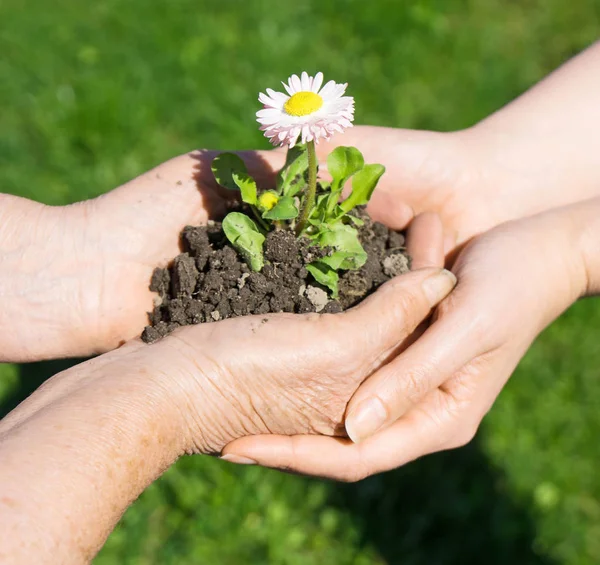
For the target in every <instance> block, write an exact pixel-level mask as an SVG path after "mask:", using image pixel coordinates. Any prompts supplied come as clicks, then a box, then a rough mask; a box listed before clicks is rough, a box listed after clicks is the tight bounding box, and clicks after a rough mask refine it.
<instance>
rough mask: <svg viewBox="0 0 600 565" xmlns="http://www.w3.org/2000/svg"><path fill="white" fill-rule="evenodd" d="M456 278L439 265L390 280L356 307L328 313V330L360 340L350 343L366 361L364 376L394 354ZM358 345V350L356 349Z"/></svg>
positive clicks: (361, 376)
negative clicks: (336, 312) (358, 337)
mask: <svg viewBox="0 0 600 565" xmlns="http://www.w3.org/2000/svg"><path fill="white" fill-rule="evenodd" d="M455 284H456V277H455V276H454V275H453V274H452V273H450V272H449V271H446V270H445V269H439V268H425V269H420V270H418V271H411V272H409V273H407V274H405V275H401V276H399V277H396V278H394V279H392V280H391V281H389V282H388V283H386V284H384V285H383V286H382V287H380V288H379V289H378V290H377V292H375V293H374V294H372V295H371V296H370V297H369V298H367V299H366V300H364V301H363V302H361V303H360V304H359V305H358V306H355V307H354V308H352V309H350V310H348V311H347V312H345V313H342V314H336V315H334V316H331V318H330V320H329V323H330V324H331V325H332V327H331V328H328V331H331V332H332V333H333V332H337V334H345V335H346V338H345V339H347V336H348V335H349V332H352V333H351V334H350V335H352V334H354V335H356V334H357V333H358V334H359V335H360V341H359V342H355V344H354V345H353V346H352V347H353V351H354V353H355V354H357V355H359V356H360V358H361V359H364V360H365V361H366V363H367V369H366V371H357V373H359V378H364V377H365V376H366V375H368V374H370V373H371V372H372V371H373V370H376V369H377V368H379V367H380V366H381V365H382V364H383V363H385V362H386V360H388V359H389V358H390V357H393V356H394V355H395V353H396V352H397V350H398V349H399V348H402V345H403V343H404V342H405V341H406V340H407V338H409V337H410V336H411V334H412V333H413V332H414V331H415V330H416V328H417V327H418V326H419V325H420V324H421V322H423V320H424V319H425V318H427V316H429V314H430V313H431V310H432V309H433V308H434V307H435V306H436V305H437V304H438V303H439V302H440V301H442V300H443V299H444V298H445V297H446V296H447V295H448V294H449V293H450V292H451V291H452V289H453V288H454V285H455ZM357 348H358V349H357Z"/></svg>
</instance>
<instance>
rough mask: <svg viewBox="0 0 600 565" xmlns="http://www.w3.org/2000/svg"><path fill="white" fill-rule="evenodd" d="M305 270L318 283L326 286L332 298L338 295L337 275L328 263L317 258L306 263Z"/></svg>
mask: <svg viewBox="0 0 600 565" xmlns="http://www.w3.org/2000/svg"><path fill="white" fill-rule="evenodd" d="M306 270H307V271H308V272H309V273H310V274H311V275H312V276H313V277H314V279H315V280H316V281H317V282H318V283H319V284H322V285H323V286H326V287H327V288H328V289H329V290H330V291H331V296H332V297H333V298H337V297H338V281H339V276H338V274H337V273H336V272H335V269H332V268H331V267H330V266H329V265H327V264H326V263H323V262H322V261H321V260H319V261H313V262H312V263H309V264H308V265H306Z"/></svg>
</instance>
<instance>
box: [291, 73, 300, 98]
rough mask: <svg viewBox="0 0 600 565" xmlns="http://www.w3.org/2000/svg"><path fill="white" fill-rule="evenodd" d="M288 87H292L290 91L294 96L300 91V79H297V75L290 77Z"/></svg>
mask: <svg viewBox="0 0 600 565" xmlns="http://www.w3.org/2000/svg"><path fill="white" fill-rule="evenodd" d="M290 85H291V86H292V91H293V92H294V94H296V92H300V91H301V90H302V83H301V82H300V78H299V77H298V75H292V76H291V77H290Z"/></svg>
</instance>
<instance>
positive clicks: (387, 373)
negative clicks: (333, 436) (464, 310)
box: [346, 315, 493, 442]
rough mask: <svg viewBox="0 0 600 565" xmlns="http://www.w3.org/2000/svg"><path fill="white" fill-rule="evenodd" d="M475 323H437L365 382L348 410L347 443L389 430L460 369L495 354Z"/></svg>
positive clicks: (463, 319) (449, 319) (460, 319)
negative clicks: (387, 427) (491, 352)
mask: <svg viewBox="0 0 600 565" xmlns="http://www.w3.org/2000/svg"><path fill="white" fill-rule="evenodd" d="M476 318H477V317H476V315H474V316H472V317H471V318H469V317H465V316H463V315H461V316H460V317H459V316H452V315H448V316H444V317H442V318H441V319H439V320H436V321H435V322H434V323H433V324H432V325H431V326H430V327H429V328H428V329H427V330H426V332H425V333H424V334H423V336H422V337H421V338H420V339H418V340H417V341H416V342H415V343H413V344H412V345H411V346H410V347H408V348H407V349H406V350H405V351H404V352H403V353H402V355H401V356H399V357H397V358H396V359H394V360H393V361H391V362H390V363H389V364H387V365H385V366H383V367H382V368H380V369H379V370H378V371H377V372H375V373H374V374H373V375H372V376H371V377H370V378H369V379H368V380H367V381H365V382H364V383H363V385H362V386H361V387H360V388H359V389H358V390H357V391H356V393H355V394H354V396H353V397H352V399H351V400H350V403H349V404H348V411H347V416H346V432H347V433H348V435H349V437H351V438H352V439H353V440H354V441H357V442H359V441H363V440H364V439H365V438H367V437H370V436H371V435H373V434H374V433H376V432H377V431H378V430H380V429H382V428H384V427H386V426H388V425H390V424H391V423H392V422H394V421H396V420H397V419H398V418H400V417H401V416H402V415H403V414H405V413H406V412H407V411H408V410H410V409H411V408H412V407H413V406H414V405H415V404H417V403H418V402H419V401H420V400H421V399H422V398H423V397H424V396H426V395H427V394H428V393H429V392H430V391H431V390H434V389H436V388H437V387H439V386H440V385H441V384H442V383H444V382H445V381H447V380H448V379H449V378H450V377H451V376H452V375H453V374H454V373H456V372H457V371H458V370H460V369H461V367H463V366H464V365H466V364H467V363H469V362H470V361H472V360H474V359H476V358H479V357H480V356H482V355H485V354H486V353H487V352H488V351H490V350H491V349H493V348H491V347H490V346H489V345H488V344H487V342H485V341H483V340H482V339H481V337H478V335H479V333H480V332H478V330H477V325H476V324H477V319H476Z"/></svg>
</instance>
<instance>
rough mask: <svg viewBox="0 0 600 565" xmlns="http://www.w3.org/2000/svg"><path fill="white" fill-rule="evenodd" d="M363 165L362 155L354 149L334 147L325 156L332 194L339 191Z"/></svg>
mask: <svg viewBox="0 0 600 565" xmlns="http://www.w3.org/2000/svg"><path fill="white" fill-rule="evenodd" d="M364 165H365V160H364V158H363V156H362V153H361V152H360V151H359V150H358V149H356V147H336V148H335V149H334V150H333V151H332V152H331V153H330V154H329V155H328V156H327V169H328V170H329V174H330V175H331V177H332V178H333V182H332V183H331V190H332V192H334V191H337V190H341V189H342V188H343V187H344V184H345V183H346V181H347V180H348V179H349V178H350V177H351V176H352V175H353V174H355V173H357V172H358V171H360V170H361V169H362V168H363V167H364Z"/></svg>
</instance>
